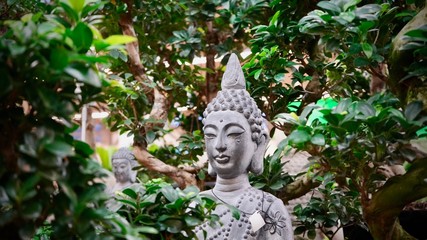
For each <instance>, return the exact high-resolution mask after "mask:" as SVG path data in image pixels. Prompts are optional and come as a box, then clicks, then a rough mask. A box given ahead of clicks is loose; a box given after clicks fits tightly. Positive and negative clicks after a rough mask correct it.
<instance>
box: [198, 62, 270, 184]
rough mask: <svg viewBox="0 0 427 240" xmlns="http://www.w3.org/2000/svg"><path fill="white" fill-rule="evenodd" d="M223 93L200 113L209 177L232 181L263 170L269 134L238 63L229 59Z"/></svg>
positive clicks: (224, 77)
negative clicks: (215, 176)
mask: <svg viewBox="0 0 427 240" xmlns="http://www.w3.org/2000/svg"><path fill="white" fill-rule="evenodd" d="M221 88H222V90H221V91H219V92H218V94H217V96H216V97H215V98H214V99H213V100H212V101H211V102H210V103H209V104H208V106H207V107H206V110H205V111H204V113H203V117H204V119H203V124H204V128H203V129H204V133H205V142H206V151H207V154H208V158H209V166H208V171H209V174H218V175H220V176H221V177H223V178H232V177H235V176H237V175H240V174H242V173H247V172H248V171H251V172H253V173H255V174H260V173H261V172H262V171H263V157H264V152H265V148H266V145H267V141H268V134H267V130H266V127H265V125H264V120H263V118H262V116H261V111H260V110H259V108H258V107H257V105H256V103H255V101H254V99H253V98H252V97H251V96H250V95H249V93H248V92H247V91H246V89H245V88H246V84H245V79H244V76H243V71H242V68H241V67H240V63H239V60H238V59H237V56H236V55H235V54H232V55H231V56H230V59H229V61H228V63H227V67H226V71H225V73H224V75H223V78H222V82H221Z"/></svg>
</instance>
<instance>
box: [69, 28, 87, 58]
mask: <svg viewBox="0 0 427 240" xmlns="http://www.w3.org/2000/svg"><path fill="white" fill-rule="evenodd" d="M70 37H71V39H72V40H73V43H74V46H76V48H77V49H78V50H79V52H81V53H85V52H87V51H88V50H89V48H90V46H92V41H93V33H92V30H91V29H90V28H89V27H88V26H87V25H86V24H85V23H83V22H79V23H78V24H77V26H76V27H75V28H74V29H73V31H72V32H71V36H70Z"/></svg>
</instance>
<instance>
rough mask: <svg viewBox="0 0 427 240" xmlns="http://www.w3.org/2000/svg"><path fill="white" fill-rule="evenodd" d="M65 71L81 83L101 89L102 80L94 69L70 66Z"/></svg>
mask: <svg viewBox="0 0 427 240" xmlns="http://www.w3.org/2000/svg"><path fill="white" fill-rule="evenodd" d="M64 71H65V72H66V73H68V74H69V75H70V76H72V77H74V78H76V79H77V80H79V81H81V82H84V83H87V84H90V85H92V86H94V87H101V80H100V79H99V76H98V74H97V73H96V72H95V71H94V70H93V69H92V68H87V67H83V66H80V65H77V66H68V67H67V68H65V70H64Z"/></svg>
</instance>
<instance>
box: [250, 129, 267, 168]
mask: <svg viewBox="0 0 427 240" xmlns="http://www.w3.org/2000/svg"><path fill="white" fill-rule="evenodd" d="M267 143H268V138H267V135H264V134H263V135H262V136H261V139H260V142H259V143H258V145H257V149H256V150H255V152H254V155H253V156H252V159H251V164H250V165H249V171H251V172H252V173H254V174H255V175H259V174H261V173H262V171H264V153H265V149H266V148H267Z"/></svg>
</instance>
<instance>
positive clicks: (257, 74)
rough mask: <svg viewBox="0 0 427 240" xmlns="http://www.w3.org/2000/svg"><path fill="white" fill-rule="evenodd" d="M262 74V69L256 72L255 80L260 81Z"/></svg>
mask: <svg viewBox="0 0 427 240" xmlns="http://www.w3.org/2000/svg"><path fill="white" fill-rule="evenodd" d="M261 72H262V69H258V70H256V71H255V74H254V78H255V79H256V80H258V78H259V76H260V75H261Z"/></svg>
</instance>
